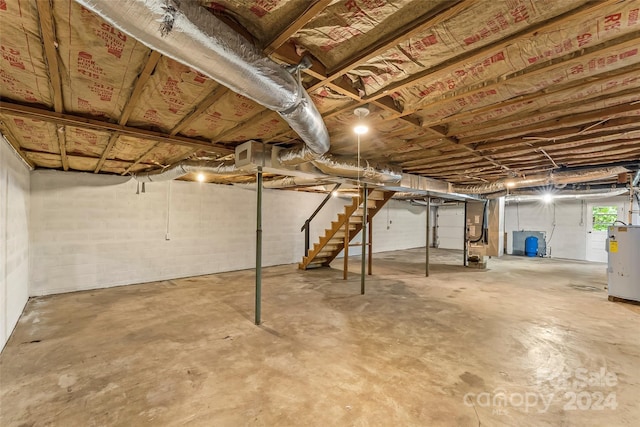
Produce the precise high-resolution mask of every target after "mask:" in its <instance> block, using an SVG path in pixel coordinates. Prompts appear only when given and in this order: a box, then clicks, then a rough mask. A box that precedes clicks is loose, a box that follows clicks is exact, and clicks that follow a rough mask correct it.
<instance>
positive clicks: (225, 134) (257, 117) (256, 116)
mask: <svg viewBox="0 0 640 427" xmlns="http://www.w3.org/2000/svg"><path fill="white" fill-rule="evenodd" d="M274 114H277V113H276V112H275V111H271V110H267V109H264V110H259V111H258V112H256V113H255V114H252V115H251V116H249V117H247V118H246V119H244V120H243V121H241V122H240V123H238V124H237V125H235V126H234V127H232V128H231V129H228V130H226V131H225V132H222V133H221V134H220V135H218V136H216V141H217V142H222V141H224V139H225V138H226V137H228V136H229V135H233V134H234V133H236V132H237V131H238V129H240V128H241V127H243V126H244V125H246V124H247V123H249V122H251V121H255V120H260V119H263V118H265V117H268V116H271V115H274Z"/></svg>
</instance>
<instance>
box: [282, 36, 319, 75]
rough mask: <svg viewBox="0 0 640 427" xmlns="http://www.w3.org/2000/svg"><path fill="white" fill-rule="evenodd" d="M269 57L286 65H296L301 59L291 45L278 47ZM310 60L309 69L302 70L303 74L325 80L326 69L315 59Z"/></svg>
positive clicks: (286, 44)
mask: <svg viewBox="0 0 640 427" xmlns="http://www.w3.org/2000/svg"><path fill="white" fill-rule="evenodd" d="M271 57H273V58H275V59H277V60H278V61H281V62H286V63H287V64H297V63H299V62H300V60H301V59H302V57H301V56H300V55H298V53H297V52H296V49H295V47H294V46H293V45H292V44H291V43H285V44H283V45H282V46H280V47H279V48H278V49H277V50H276V51H274V52H272V53H271ZM309 59H310V60H311V68H309V69H306V70H304V72H305V74H308V75H310V76H311V77H313V78H316V79H318V80H325V79H326V77H327V69H326V68H325V66H324V65H323V64H322V63H321V62H320V61H318V60H317V59H316V58H314V57H312V56H309Z"/></svg>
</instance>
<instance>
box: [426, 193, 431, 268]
mask: <svg viewBox="0 0 640 427" xmlns="http://www.w3.org/2000/svg"><path fill="white" fill-rule="evenodd" d="M430 234H431V197H427V236H426V237H427V238H426V240H425V246H426V253H425V264H424V275H425V276H426V277H429V247H430V243H429V240H430V238H429V237H430Z"/></svg>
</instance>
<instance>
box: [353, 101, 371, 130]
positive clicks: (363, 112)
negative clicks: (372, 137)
mask: <svg viewBox="0 0 640 427" xmlns="http://www.w3.org/2000/svg"><path fill="white" fill-rule="evenodd" d="M369 113H370V111H369V107H368V106H367V105H363V106H361V107H358V108H356V109H355V110H353V114H355V115H356V116H357V117H358V122H357V123H356V125H355V126H354V128H353V131H354V132H355V133H356V134H358V135H364V134H365V133H367V132H368V131H369V127H368V126H367V125H366V124H365V123H364V120H363V119H364V118H365V117H367V116H368V115H369Z"/></svg>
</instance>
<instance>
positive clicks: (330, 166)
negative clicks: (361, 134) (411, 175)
mask: <svg viewBox="0 0 640 427" xmlns="http://www.w3.org/2000/svg"><path fill="white" fill-rule="evenodd" d="M312 163H313V165H314V166H315V167H317V168H318V169H320V170H321V171H322V172H323V173H325V174H327V175H333V176H340V177H345V178H352V179H357V178H360V179H362V180H363V181H367V182H374V183H379V184H387V183H397V182H400V180H401V179H402V173H401V172H400V171H398V170H395V169H393V168H391V167H389V166H383V165H371V164H370V163H369V162H368V161H367V160H363V159H360V164H358V159H354V158H353V157H339V156H334V155H332V154H325V155H322V156H320V157H318V158H317V159H315V160H313V161H312Z"/></svg>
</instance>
